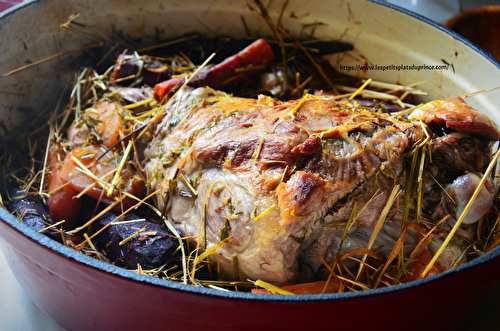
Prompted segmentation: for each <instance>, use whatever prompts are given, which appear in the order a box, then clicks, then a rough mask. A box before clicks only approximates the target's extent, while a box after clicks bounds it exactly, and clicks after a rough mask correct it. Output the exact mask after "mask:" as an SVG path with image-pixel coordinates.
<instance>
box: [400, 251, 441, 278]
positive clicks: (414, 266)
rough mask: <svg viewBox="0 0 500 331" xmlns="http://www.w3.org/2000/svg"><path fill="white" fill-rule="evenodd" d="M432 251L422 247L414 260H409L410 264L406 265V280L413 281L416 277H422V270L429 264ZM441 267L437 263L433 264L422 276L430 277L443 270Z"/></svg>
mask: <svg viewBox="0 0 500 331" xmlns="http://www.w3.org/2000/svg"><path fill="white" fill-rule="evenodd" d="M432 257H433V255H432V253H431V251H429V250H428V249H423V250H422V251H421V252H420V254H419V255H418V256H417V258H416V259H415V261H413V262H411V263H410V265H409V266H408V271H409V273H408V275H407V278H406V280H407V281H413V280H417V279H421V278H422V272H424V270H425V268H426V267H427V265H428V264H429V262H430V261H431V260H432ZM443 271H444V270H443V268H442V267H441V266H440V265H439V264H437V263H436V264H434V265H433V266H432V268H431V269H430V270H429V272H428V273H427V275H426V276H425V277H424V278H427V277H430V276H434V275H437V274H439V273H441V272H443Z"/></svg>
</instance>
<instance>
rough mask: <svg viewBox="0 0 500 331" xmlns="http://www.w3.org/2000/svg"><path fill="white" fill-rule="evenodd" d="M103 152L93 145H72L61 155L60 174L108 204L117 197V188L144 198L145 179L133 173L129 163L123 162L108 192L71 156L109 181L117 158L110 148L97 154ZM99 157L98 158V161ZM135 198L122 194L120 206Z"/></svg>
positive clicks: (128, 205)
mask: <svg viewBox="0 0 500 331" xmlns="http://www.w3.org/2000/svg"><path fill="white" fill-rule="evenodd" d="M103 153H104V150H103V149H102V148H101V147H99V146H96V145H87V146H83V147H79V148H75V149H73V150H72V151H71V152H70V153H68V155H66V158H65V159H64V164H63V166H62V169H61V178H62V179H63V180H65V181H67V182H69V185H70V186H71V187H72V188H73V189H75V190H76V191H78V192H82V191H84V190H85V194H86V195H88V196H90V197H92V198H94V199H96V200H99V201H101V202H103V203H105V204H108V205H109V204H111V203H113V202H114V201H115V200H116V199H117V198H119V197H120V195H121V193H120V192H127V193H129V194H131V195H134V196H136V197H138V198H143V197H144V195H145V185H144V182H143V180H142V179H140V178H139V177H137V176H136V172H135V170H134V169H133V168H132V167H130V166H129V165H125V167H124V168H123V169H122V171H121V173H120V177H119V181H118V183H117V185H116V188H115V189H114V190H113V192H112V194H111V195H110V196H108V195H107V192H106V191H107V189H106V191H104V192H103V188H102V186H101V185H99V184H98V183H97V181H96V180H95V179H94V178H92V177H91V176H88V175H87V174H86V173H85V172H83V171H81V170H79V169H78V168H79V165H78V164H77V162H75V160H74V159H76V160H78V161H79V162H80V163H81V164H83V165H84V166H85V167H86V168H87V169H88V170H89V172H91V173H92V174H93V175H94V176H95V177H97V178H101V179H102V180H103V181H105V182H107V183H111V182H112V181H113V178H114V177H115V170H116V168H117V165H118V164H119V162H120V160H115V155H114V153H113V152H108V153H106V154H105V155H104V156H103V157H102V158H100V157H101V155H102V154H103ZM99 158H100V159H99ZM98 159H99V161H97V160H98ZM96 161H97V162H96ZM134 201H135V200H134V199H133V198H130V197H125V198H124V199H123V201H122V204H121V205H122V206H123V208H129V207H130V206H132V205H133V203H134Z"/></svg>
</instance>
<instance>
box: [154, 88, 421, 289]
mask: <svg viewBox="0 0 500 331" xmlns="http://www.w3.org/2000/svg"><path fill="white" fill-rule="evenodd" d="M412 128H414V125H413V124H411V123H409V122H406V121H395V120H394V119H392V118H390V117H389V116H387V115H384V114H378V113H375V112H373V111H371V110H370V109H364V108H355V107H353V106H352V105H350V104H346V103H342V102H336V101H333V100H332V99H328V98H316V97H310V98H307V99H305V100H295V101H290V102H287V103H281V102H276V101H274V100H272V99H270V98H268V97H260V98H259V99H257V100H254V99H243V98H235V97H231V96H229V95H226V94H224V93H221V92H215V91H213V90H210V89H197V90H194V91H192V92H191V93H189V94H186V95H184V96H183V97H182V100H181V99H179V98H178V99H177V100H174V101H173V102H172V103H171V104H170V105H169V106H168V109H167V113H166V115H165V117H164V118H163V121H162V123H161V124H160V126H159V127H158V129H157V133H156V137H155V139H154V140H153V141H152V142H151V143H150V145H149V147H148V149H147V150H146V155H147V156H148V161H147V162H146V166H145V169H146V172H147V174H148V177H149V181H150V183H151V186H152V188H154V189H159V190H160V191H162V192H167V191H168V190H169V187H170V186H169V183H170V180H171V179H172V176H173V174H174V173H175V169H176V168H179V169H180V173H181V176H182V175H183V176H186V177H187V178H189V179H191V182H195V183H196V184H197V186H196V193H197V196H194V194H193V192H190V190H189V189H188V188H187V187H185V186H184V185H183V184H182V183H180V181H178V190H177V192H176V194H175V195H174V196H173V197H172V199H170V201H171V204H170V205H169V209H168V210H169V216H170V217H171V219H172V220H173V221H174V222H175V223H176V224H177V225H178V227H179V229H180V230H182V231H186V232H187V235H188V236H193V238H194V240H200V242H201V243H202V245H203V244H204V243H205V242H206V244H207V246H211V245H214V244H217V243H218V242H219V241H220V240H221V234H223V233H226V234H229V235H231V236H232V237H233V238H232V241H231V242H230V243H229V244H227V245H226V246H224V247H222V248H221V249H219V250H218V251H217V252H216V253H214V254H213V255H212V259H213V260H214V261H218V262H220V263H221V266H222V269H223V271H224V272H225V274H226V276H227V277H228V278H232V277H233V276H234V271H233V267H232V265H231V260H232V259H233V256H235V255H237V256H238V265H239V276H240V278H242V279H245V277H246V278H253V279H257V278H260V279H266V280H270V281H279V282H290V281H295V280H297V278H298V277H299V257H300V256H301V251H302V250H303V249H312V248H311V247H310V246H311V245H312V243H311V242H310V241H311V240H310V238H314V237H317V236H318V233H320V232H322V233H323V236H322V237H325V236H324V234H325V233H327V232H329V233H330V234H331V235H330V236H326V237H325V238H323V239H322V240H323V243H322V245H323V246H325V247H328V246H329V244H330V243H331V242H332V238H331V236H334V235H335V234H334V232H332V231H329V230H328V231H322V229H325V228H335V227H338V226H340V225H341V224H342V223H345V221H346V220H347V218H346V217H348V216H349V213H350V209H351V208H352V206H351V205H350V204H348V206H347V207H345V208H341V209H342V211H341V212H340V213H337V216H338V217H332V216H331V215H330V214H332V213H334V214H335V213H336V210H335V208H336V206H339V207H338V208H340V206H346V203H345V201H344V200H343V199H345V198H346V196H348V195H350V194H355V195H357V196H358V200H359V201H361V202H367V201H368V200H370V198H372V196H373V195H374V194H375V192H376V191H377V190H378V186H377V183H380V181H383V182H384V183H387V184H388V187H387V190H389V191H390V189H391V188H392V186H393V185H394V184H396V183H398V182H399V180H400V178H401V176H400V175H401V171H402V159H403V157H402V156H403V153H404V152H405V151H406V149H407V148H408V146H409V145H408V144H409V139H408V137H407V136H406V135H405V133H404V131H405V130H410V129H412ZM199 169H201V170H199ZM378 176H381V177H380V179H377V178H378ZM386 200H387V195H386V194H379V195H378V196H377V198H375V199H373V202H372V203H371V204H370V208H369V210H370V213H366V217H365V218H363V219H361V220H360V224H363V225H364V226H371V225H372V224H373V222H374V221H375V220H376V218H375V217H373V215H376V214H377V213H379V212H380V209H381V208H383V206H384V205H385V202H386ZM351 202H352V201H351ZM158 203H159V205H160V207H162V203H163V200H162V199H161V200H160V199H159V201H158ZM362 207H363V206H362V205H359V206H358V210H359V212H361V208H362ZM204 210H205V211H206V214H203V213H204V212H203V211H204ZM202 215H204V216H202ZM329 215H330V216H329ZM202 217H204V219H206V230H204V229H205V226H204V225H203V224H200V222H201V220H202ZM325 219H327V221H326V223H325ZM200 229H201V231H200ZM205 240H206V241H205ZM303 243H307V245H308V246H309V247H306V246H304V245H302V244H303ZM325 254H326V253H325V252H324V253H323V255H325ZM302 256H307V254H302ZM311 259H314V260H315V261H319V256H314V257H311ZM306 260H307V258H306ZM307 263H308V261H301V264H307ZM311 264H314V265H317V263H316V262H314V263H311Z"/></svg>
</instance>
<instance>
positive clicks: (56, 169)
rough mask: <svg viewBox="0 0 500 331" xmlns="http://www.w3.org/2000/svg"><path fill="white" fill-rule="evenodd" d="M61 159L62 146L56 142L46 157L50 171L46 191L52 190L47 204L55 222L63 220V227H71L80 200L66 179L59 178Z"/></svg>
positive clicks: (76, 214) (74, 220) (62, 153)
mask: <svg viewBox="0 0 500 331" xmlns="http://www.w3.org/2000/svg"><path fill="white" fill-rule="evenodd" d="M63 159H64V152H63V150H62V148H61V147H60V146H59V145H56V144H54V145H53V146H51V148H50V150H49V155H48V159H47V164H48V165H49V166H50V172H49V173H48V174H47V176H46V177H45V178H46V180H47V183H48V191H49V192H53V191H54V192H53V193H51V194H50V196H49V198H48V201H47V205H48V208H49V212H50V215H51V216H52V218H53V220H54V221H55V222H59V221H62V220H64V221H65V222H64V223H63V224H62V226H63V228H64V229H72V228H74V227H75V224H76V220H77V218H78V213H79V212H80V207H81V200H80V199H78V198H75V196H76V195H77V194H78V192H77V191H76V190H75V189H74V188H73V187H71V186H70V185H67V184H66V181H65V180H63V179H62V178H61V167H62V160H63ZM65 184H66V185H65Z"/></svg>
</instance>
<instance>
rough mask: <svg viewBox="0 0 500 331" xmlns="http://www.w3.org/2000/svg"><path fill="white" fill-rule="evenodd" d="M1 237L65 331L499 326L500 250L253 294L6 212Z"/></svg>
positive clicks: (25, 280)
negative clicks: (400, 275) (310, 287)
mask: <svg viewBox="0 0 500 331" xmlns="http://www.w3.org/2000/svg"><path fill="white" fill-rule="evenodd" d="M0 236H1V237H2V238H3V241H2V244H3V246H4V247H3V249H4V252H5V254H6V257H7V260H8V262H9V264H10V267H11V269H12V271H13V272H14V274H15V276H16V277H17V279H18V280H19V282H20V283H21V285H22V286H23V288H24V289H25V290H26V292H27V293H28V295H29V296H30V297H31V298H32V299H33V301H34V302H35V303H36V304H37V305H38V306H39V307H40V308H41V309H42V310H43V311H44V312H45V313H46V314H47V315H48V316H50V317H51V318H52V319H53V320H54V321H55V322H56V323H57V324H59V325H60V326H62V327H63V328H65V329H67V330H132V329H144V330H147V329H153V328H154V329H157V328H161V329H170V330H224V329H237V330H297V329H303V330H311V329H325V328H326V329H328V330H390V329H403V330H478V329H484V330H491V329H492V328H494V326H495V325H500V281H499V280H498V279H499V278H500V258H499V257H495V258H494V259H491V260H489V261H486V262H484V263H478V264H476V265H474V266H473V267H469V268H465V269H463V270H460V271H459V272H451V273H448V274H446V275H444V276H441V277H437V278H436V279H434V280H432V281H428V280H427V281H419V282H416V284H412V285H408V284H407V285H406V286H398V288H399V289H397V287H393V288H391V289H381V290H377V291H372V292H371V293H369V294H367V293H356V294H349V293H345V294H337V295H322V296H317V297H314V296H302V297H298V296H296V297H294V298H291V297H287V298H283V297H280V298H278V297H276V296H266V295H259V296H253V297H252V296H251V295H249V294H245V293H231V294H227V295H225V293H220V292H216V291H215V290H206V289H199V288H195V287H189V286H178V284H172V285H174V286H173V287H172V288H169V286H171V285H168V282H157V280H154V281H149V279H148V278H147V277H145V276H144V277H143V276H140V275H135V274H133V273H131V272H128V271H124V270H121V269H119V268H115V267H111V268H109V269H110V270H103V269H102V268H103V266H101V264H102V265H104V263H98V262H97V261H96V264H97V268H96V267H93V266H89V265H86V264H84V263H81V262H78V261H75V260H74V259H73V258H72V257H71V256H64V255H62V254H60V253H57V252H54V251H53V250H51V249H48V248H47V247H45V246H43V245H41V244H40V243H37V242H36V241H34V240H32V239H30V238H28V237H27V236H26V235H24V234H23V233H21V232H19V231H18V230H17V229H15V228H13V227H12V226H11V225H9V224H8V223H6V222H4V221H2V222H0ZM51 244H52V243H51ZM52 245H59V244H57V243H53V244H52ZM60 246H61V249H62V250H65V249H66V248H65V247H63V246H62V245H60ZM67 251H68V252H69V255H72V251H71V250H70V249H67ZM89 259H90V258H89ZM99 268H100V269H99ZM104 268H108V266H104ZM161 283H163V285H160V284H161ZM165 284H167V285H166V286H165Z"/></svg>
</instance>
